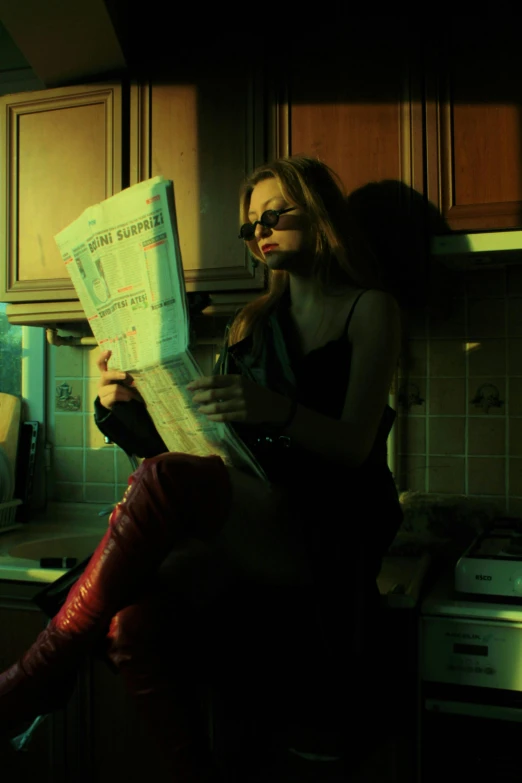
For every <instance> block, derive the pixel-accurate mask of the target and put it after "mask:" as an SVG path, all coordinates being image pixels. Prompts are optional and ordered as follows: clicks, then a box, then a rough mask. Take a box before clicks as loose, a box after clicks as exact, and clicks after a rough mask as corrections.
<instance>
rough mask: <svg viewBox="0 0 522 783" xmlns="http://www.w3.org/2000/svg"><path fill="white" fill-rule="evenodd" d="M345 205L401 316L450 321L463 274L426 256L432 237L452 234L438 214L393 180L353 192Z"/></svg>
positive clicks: (369, 184)
mask: <svg viewBox="0 0 522 783" xmlns="http://www.w3.org/2000/svg"><path fill="white" fill-rule="evenodd" d="M347 204H348V208H349V210H350V212H351V214H352V216H353V218H354V220H355V222H356V224H357V225H358V226H359V227H360V229H361V231H362V233H363V235H364V240H365V242H366V244H367V246H368V250H369V252H370V253H371V255H372V256H373V257H374V259H375V261H376V262H377V264H378V266H379V268H380V271H381V274H382V282H383V285H382V287H383V288H384V289H385V290H387V291H389V292H390V293H392V294H393V295H394V296H395V298H396V299H397V301H398V302H399V304H400V306H401V308H402V310H403V312H404V313H405V314H406V315H407V314H410V315H415V314H418V313H421V312H426V311H427V312H428V313H429V314H430V315H435V316H436V317H437V318H440V319H444V318H447V317H449V316H450V315H451V313H452V307H453V297H454V296H455V295H456V294H458V293H459V292H461V291H462V278H461V275H462V273H461V272H457V271H454V270H451V269H450V268H449V267H447V266H446V265H445V264H443V263H442V262H441V261H440V260H439V259H438V257H436V256H432V255H431V253H430V243H431V239H432V237H433V236H435V235H437V234H448V233H450V231H451V229H450V227H449V225H448V223H447V222H446V221H445V220H444V218H443V216H442V215H441V214H440V212H439V211H438V209H437V208H436V207H435V206H434V205H433V204H431V203H430V202H429V201H428V200H427V199H426V198H425V197H424V196H423V195H422V194H420V193H419V192H418V191H416V190H414V189H413V188H410V187H409V186H408V185H405V184H404V183H403V182H400V181H399V180H393V179H390V180H382V181H381V182H370V183H368V184H367V185H363V186H362V187H360V188H357V190H354V191H353V192H352V193H350V195H349V196H348V197H347ZM406 320H407V319H406ZM406 330H407V325H406Z"/></svg>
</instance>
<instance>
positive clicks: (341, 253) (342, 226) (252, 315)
mask: <svg viewBox="0 0 522 783" xmlns="http://www.w3.org/2000/svg"><path fill="white" fill-rule="evenodd" d="M270 178H274V179H276V180H277V182H278V184H279V186H280V187H281V191H282V193H283V196H284V197H285V199H287V201H288V202H289V203H290V204H293V205H295V206H298V207H300V208H301V210H302V211H303V212H304V214H305V215H307V216H308V219H309V221H310V227H311V229H312V232H313V234H315V237H316V244H315V262H314V264H313V267H312V271H311V276H312V278H313V279H315V281H316V282H317V283H319V285H320V286H321V287H322V288H323V290H327V289H328V288H330V287H331V286H335V285H345V286H346V285H354V286H356V287H360V288H382V287H383V284H382V279H381V278H382V275H381V270H380V266H379V264H378V262H377V259H376V257H375V256H374V254H373V252H372V250H371V248H370V246H369V244H368V243H367V242H366V240H365V239H364V236H363V234H362V232H361V231H360V230H359V229H358V227H357V223H356V222H355V221H354V220H353V218H352V216H351V214H350V211H349V210H348V209H347V204H346V196H345V193H344V189H343V186H342V183H341V181H340V179H339V177H338V176H337V174H335V173H334V172H333V171H332V169H330V168H329V166H327V165H326V164H325V163H322V162H321V161H319V160H316V159H314V158H308V157H304V156H301V155H294V156H292V157H286V158H279V159H278V160H275V161H273V162H272V163H267V164H264V165H262V166H259V167H258V168H257V169H256V170H255V171H253V172H252V174H251V175H250V176H249V177H248V178H247V179H246V180H245V182H244V183H243V184H242V186H241V190H240V210H239V217H240V224H243V223H247V222H248V210H249V206H250V198H251V195H252V191H253V189H254V187H255V185H257V183H258V182H261V181H262V180H265V179H270ZM248 247H249V250H250V253H251V254H252V255H253V256H254V258H256V259H258V260H262V258H263V256H262V255H261V252H260V251H259V248H258V245H257V241H256V240H255V239H253V240H251V241H250V242H249V243H248ZM267 283H268V285H267V292H266V293H264V294H261V295H260V296H259V297H258V298H257V299H255V300H254V301H252V302H249V303H248V304H247V305H246V306H245V307H244V308H243V309H242V310H241V311H240V312H239V313H237V315H236V317H235V319H234V321H233V323H232V325H231V328H230V331H229V333H228V344H229V345H233V344H234V343H236V342H238V341H239V340H242V339H243V338H244V337H247V336H248V335H249V334H252V336H253V341H254V345H253V347H254V352H257V351H258V350H259V348H260V345H261V340H262V331H263V327H264V325H265V323H266V320H267V319H268V317H269V315H270V313H271V312H272V311H273V309H274V308H275V306H276V305H277V303H278V301H279V300H280V299H281V297H282V296H283V294H284V293H285V291H286V290H287V288H288V285H289V278H288V272H285V271H282V270H267Z"/></svg>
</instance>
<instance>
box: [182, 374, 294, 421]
mask: <svg viewBox="0 0 522 783" xmlns="http://www.w3.org/2000/svg"><path fill="white" fill-rule="evenodd" d="M187 389H188V390H189V391H191V392H196V393H195V394H194V396H193V398H192V399H193V401H194V402H195V403H199V405H200V407H199V411H200V412H201V413H204V414H205V415H206V416H207V418H209V419H210V420H211V421H242V422H244V423H245V424H274V425H277V424H280V423H282V422H284V421H285V419H286V417H287V416H288V412H289V410H290V407H291V405H292V402H291V400H289V399H288V398H287V397H283V395H282V394H278V393H277V392H273V391H270V389H266V388H265V387H264V386H260V385H259V384H258V383H254V381H250V380H249V379H248V378H244V377H243V376H242V375H210V376H204V377H202V378H198V379H197V380H195V381H192V382H191V383H189V384H187Z"/></svg>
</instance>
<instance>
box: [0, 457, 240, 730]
mask: <svg viewBox="0 0 522 783" xmlns="http://www.w3.org/2000/svg"><path fill="white" fill-rule="evenodd" d="M129 481H130V486H129V488H128V490H127V492H126V496H125V497H124V499H123V501H122V502H121V503H120V504H118V506H117V507H116V509H115V510H114V511H113V513H112V514H111V517H110V520H109V528H108V530H107V532H106V534H105V535H104V537H103V539H102V541H101V542H100V544H99V546H98V547H97V549H96V551H95V553H94V554H93V556H92V558H91V560H90V562H89V564H88V566H87V568H86V569H85V571H84V573H83V574H82V576H81V577H80V579H79V580H78V581H77V582H76V584H75V585H74V586H73V588H72V589H71V591H70V593H69V595H68V597H67V600H66V602H65V604H64V606H63V607H62V608H61V610H60V611H59V612H58V614H57V615H56V616H55V617H54V618H53V619H52V620H51V622H50V623H49V625H48V626H47V628H46V629H45V630H44V631H43V632H42V633H41V634H40V636H39V637H38V639H37V640H36V642H35V644H34V645H33V646H32V647H31V648H30V650H29V651H28V652H27V653H26V654H25V655H24V656H22V658H21V659H20V660H19V661H18V662H17V663H16V664H14V665H13V666H11V668H10V669H8V670H7V671H6V672H4V673H3V674H0V732H8V731H10V730H12V729H14V728H16V727H17V726H18V725H19V723H20V721H22V720H31V719H33V718H34V717H36V715H38V714H43V713H46V712H50V711H52V710H53V709H57V708H58V707H60V706H63V704H64V701H65V700H66V697H67V696H68V695H69V692H70V689H69V688H66V689H64V682H65V683H66V684H67V685H68V686H70V684H71V677H70V674H71V672H73V671H74V668H75V667H76V666H77V664H78V662H79V661H80V660H81V658H82V656H83V655H84V654H85V653H86V652H88V651H89V650H90V649H91V648H92V645H93V644H94V642H95V641H96V640H97V639H98V638H100V636H101V635H102V634H103V633H104V632H106V631H107V628H108V626H109V623H110V621H111V619H112V617H113V616H114V615H115V614H116V613H117V612H119V611H120V610H122V609H123V608H125V607H126V606H128V605H130V604H131V603H133V602H134V601H136V598H137V597H139V596H140V595H143V593H144V591H145V590H146V588H147V586H148V584H149V582H150V580H151V579H152V578H153V576H154V574H155V573H156V572H157V570H158V567H159V566H160V564H161V562H162V561H163V560H164V558H165V556H166V554H167V553H168V552H169V551H170V550H172V549H173V548H174V547H176V546H179V545H181V544H183V542H184V541H186V540H187V539H189V538H191V537H195V538H202V539H204V538H206V537H211V536H215V535H216V534H217V533H218V531H219V530H220V528H221V527H222V526H223V524H224V523H225V521H226V520H227V518H228V516H229V510H230V505H231V500H232V487H231V483H230V479H229V476H228V471H227V469H226V468H225V465H224V463H223V461H222V460H221V459H220V458H219V457H191V456H188V455H185V454H176V453H168V454H162V455H160V456H159V457H154V458H152V459H148V460H145V461H144V462H143V464H142V465H141V466H140V468H138V470H137V471H136V472H135V473H134V474H133V475H132V476H131V479H130V480H129ZM66 675H69V676H66Z"/></svg>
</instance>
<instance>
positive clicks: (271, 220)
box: [238, 207, 297, 242]
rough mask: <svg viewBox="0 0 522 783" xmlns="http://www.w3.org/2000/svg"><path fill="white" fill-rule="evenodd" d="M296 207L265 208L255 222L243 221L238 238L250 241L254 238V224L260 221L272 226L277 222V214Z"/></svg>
mask: <svg viewBox="0 0 522 783" xmlns="http://www.w3.org/2000/svg"><path fill="white" fill-rule="evenodd" d="M293 209H297V207H287V209H267V210H266V212H263V214H262V215H261V217H260V219H259V220H256V221H255V223H244V224H243V225H242V226H241V229H240V231H239V237H238V239H244V240H245V242H250V240H251V239H253V238H254V236H255V233H256V226H257V224H258V223H260V224H261V225H262V226H264V227H265V228H273V227H274V226H277V224H278V223H279V215H284V214H285V212H291V211H292V210H293Z"/></svg>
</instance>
